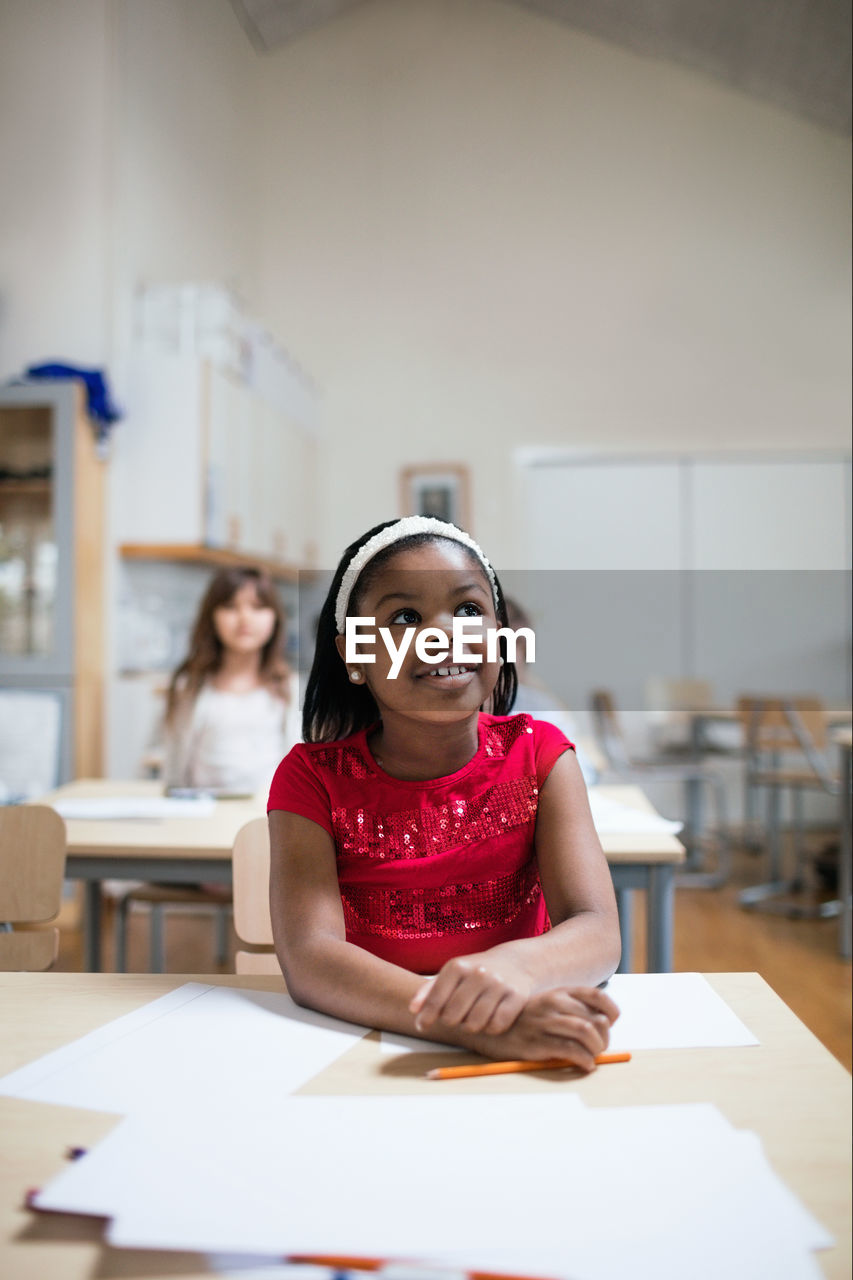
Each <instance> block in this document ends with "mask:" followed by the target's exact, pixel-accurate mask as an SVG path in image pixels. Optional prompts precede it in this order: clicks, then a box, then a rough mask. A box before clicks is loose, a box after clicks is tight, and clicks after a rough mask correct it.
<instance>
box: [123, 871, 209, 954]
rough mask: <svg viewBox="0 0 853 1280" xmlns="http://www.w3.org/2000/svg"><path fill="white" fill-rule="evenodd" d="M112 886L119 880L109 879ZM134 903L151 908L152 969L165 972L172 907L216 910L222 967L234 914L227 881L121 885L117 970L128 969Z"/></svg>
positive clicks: (150, 948)
mask: <svg viewBox="0 0 853 1280" xmlns="http://www.w3.org/2000/svg"><path fill="white" fill-rule="evenodd" d="M109 884H110V887H111V888H112V886H113V885H116V884H119V885H120V882H119V881H110V882H109ZM134 904H136V905H139V906H146V907H148V909H149V912H150V920H149V932H148V938H149V942H148V963H149V967H150V972H151V973H165V972H166V915H167V913H168V912H169V911H170V910H175V911H194V910H196V909H200V910H203V911H205V912H208V913H209V912H210V911H211V910H212V911H213V924H214V930H215V940H214V950H215V960H216V964H217V965H218V966H219V967H220V968H221V967H222V966H223V965H224V964H226V963H227V960H228V924H229V919H230V916H231V910H232V901H231V891H230V890H229V888H228V886H227V885H225V884H224V885H222V887H221V889H220V888H219V886H216V887H215V888H210V889H208V888H205V886H204V885H180V884H134V885H133V886H132V887H131V888H128V889H123V888H119V890H118V896H117V897H116V899H115V912H116V916H115V948H116V972H117V973H126V972H127V925H128V917H129V915H130V910H131V908H132V907H133V906H134Z"/></svg>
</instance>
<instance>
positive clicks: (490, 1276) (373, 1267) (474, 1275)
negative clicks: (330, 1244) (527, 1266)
mask: <svg viewBox="0 0 853 1280" xmlns="http://www.w3.org/2000/svg"><path fill="white" fill-rule="evenodd" d="M287 1261H288V1262H298V1263H303V1264H305V1263H307V1264H310V1265H312V1266H316V1267H330V1268H331V1269H332V1270H333V1271H381V1270H382V1268H383V1267H387V1266H389V1264H390V1259H388V1258H353V1257H347V1256H344V1257H341V1256H340V1255H338V1254H322V1253H321V1254H306V1253H291V1254H289V1255H288V1258H287ZM467 1274H468V1276H469V1280H531V1277H530V1276H512V1275H505V1274H504V1273H503V1272H501V1273H500V1275H496V1274H495V1272H493V1271H469V1272H468V1273H467Z"/></svg>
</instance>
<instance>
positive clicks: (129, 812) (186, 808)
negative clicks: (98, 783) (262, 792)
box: [51, 796, 216, 822]
mask: <svg viewBox="0 0 853 1280" xmlns="http://www.w3.org/2000/svg"><path fill="white" fill-rule="evenodd" d="M51 808H52V809H55V810H56V812H57V813H58V814H59V816H60V817H61V818H72V819H79V820H83V821H114V822H122V821H126V820H130V819H136V818H209V817H210V816H211V814H213V813H215V812H216V801H215V800H214V798H213V796H191V797H182V798H179V797H177V796H92V797H89V798H87V797H86V796H69V797H68V799H66V800H55V801H54V802H53V803H52V804H51Z"/></svg>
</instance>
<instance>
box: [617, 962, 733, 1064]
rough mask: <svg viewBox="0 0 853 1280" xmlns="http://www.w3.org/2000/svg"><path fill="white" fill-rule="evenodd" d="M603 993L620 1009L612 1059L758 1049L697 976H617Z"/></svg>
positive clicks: (725, 1007)
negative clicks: (647, 1052)
mask: <svg viewBox="0 0 853 1280" xmlns="http://www.w3.org/2000/svg"><path fill="white" fill-rule="evenodd" d="M604 989H605V991H606V992H607V994H608V995H609V996H610V997H611V999H612V1000H614V1001H615V1002H616V1004H617V1005H618V1006H619V1009H620V1016H619V1018H618V1019H617V1020H616V1022H615V1023H614V1024H613V1027H612V1029H611V1032H610V1051H611V1052H613V1053H621V1052H625V1051H627V1052H629V1053H633V1052H634V1050H635V1049H716V1048H723V1047H735V1046H738V1045H756V1044H758V1040H757V1038H756V1037H755V1036H754V1035H753V1033H752V1032H751V1031H750V1030H749V1028H748V1027H746V1026H744V1024H743V1023H742V1022H741V1020H740V1018H739V1017H738V1016H737V1014H736V1013H735V1012H734V1011H733V1010H732V1009H730V1008H729V1006H728V1005H727V1004H726V1002H725V1000H724V999H723V998H722V996H720V995H718V994H717V992H716V991H715V990H714V988H713V987H712V986H711V984H710V983H709V982H708V981H707V979H706V978H704V977H703V975H702V974H701V973H616V974H614V975H613V977H612V978H611V979H610V981H609V982H608V984H607V986H606V987H605V988H604Z"/></svg>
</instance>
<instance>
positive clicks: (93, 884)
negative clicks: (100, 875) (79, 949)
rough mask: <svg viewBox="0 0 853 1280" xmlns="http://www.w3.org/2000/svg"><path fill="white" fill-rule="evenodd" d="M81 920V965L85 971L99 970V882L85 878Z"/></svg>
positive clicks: (97, 971)
mask: <svg viewBox="0 0 853 1280" xmlns="http://www.w3.org/2000/svg"><path fill="white" fill-rule="evenodd" d="M85 885H86V901H85V908H84V921H83V967H84V969H85V971H86V972H87V973H100V971H101V882H100V880H86V881H85Z"/></svg>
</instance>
